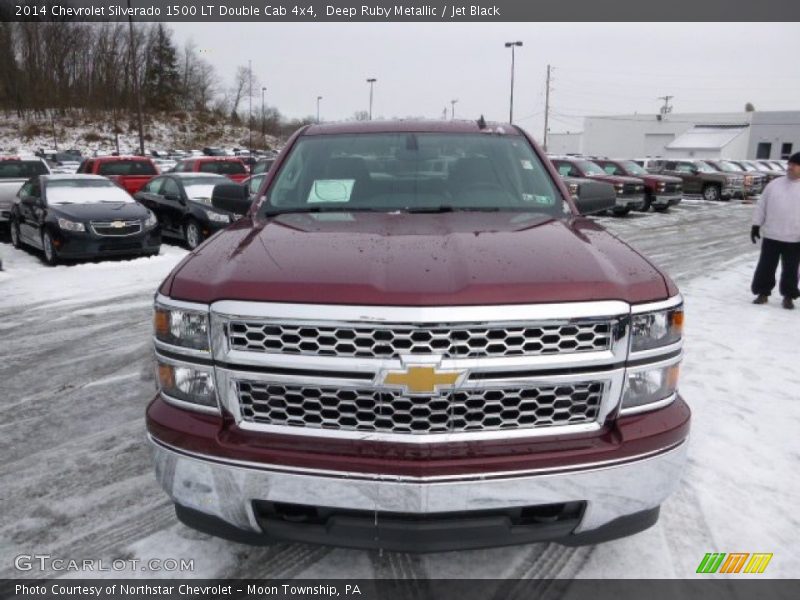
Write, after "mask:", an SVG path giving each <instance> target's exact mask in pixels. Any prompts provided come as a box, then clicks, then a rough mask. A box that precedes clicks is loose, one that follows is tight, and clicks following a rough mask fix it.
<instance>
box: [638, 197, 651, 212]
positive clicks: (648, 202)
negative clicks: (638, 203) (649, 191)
mask: <svg viewBox="0 0 800 600" xmlns="http://www.w3.org/2000/svg"><path fill="white" fill-rule="evenodd" d="M652 205H653V199H652V198H651V197H650V196H649V195H648V196H645V197H644V204H643V205H642V208H640V209H639V210H640V211H642V212H647V211H649V210H650V207H651V206H652Z"/></svg>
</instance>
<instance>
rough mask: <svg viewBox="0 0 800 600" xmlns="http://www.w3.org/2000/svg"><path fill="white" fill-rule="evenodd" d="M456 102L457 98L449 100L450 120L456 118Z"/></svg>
mask: <svg viewBox="0 0 800 600" xmlns="http://www.w3.org/2000/svg"><path fill="white" fill-rule="evenodd" d="M456 102H458V98H456V99H455V100H450V108H451V110H452V113H451V114H450V120H455V118H456Z"/></svg>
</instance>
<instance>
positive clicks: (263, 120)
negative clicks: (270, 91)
mask: <svg viewBox="0 0 800 600" xmlns="http://www.w3.org/2000/svg"><path fill="white" fill-rule="evenodd" d="M266 91H267V88H265V87H262V88H261V143H262V144H264V147H265V148H266V146H267V119H266V115H265V114H264V94H265V93H266Z"/></svg>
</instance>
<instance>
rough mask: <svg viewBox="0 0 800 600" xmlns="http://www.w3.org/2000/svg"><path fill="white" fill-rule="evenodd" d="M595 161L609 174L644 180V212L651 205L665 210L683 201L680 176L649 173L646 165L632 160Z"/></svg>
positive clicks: (657, 209) (662, 210) (654, 208)
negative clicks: (643, 165)
mask: <svg viewBox="0 0 800 600" xmlns="http://www.w3.org/2000/svg"><path fill="white" fill-rule="evenodd" d="M594 162H596V163H597V164H598V165H600V167H602V168H603V170H604V171H605V172H606V173H608V174H609V175H624V176H627V177H638V178H640V179H641V180H642V181H644V187H645V192H646V194H645V199H644V206H643V207H642V208H641V210H642V211H644V212H647V211H648V210H649V209H650V207H651V206H652V207H653V210H656V211H659V212H664V211H666V210H667V209H669V207H670V206H675V205H676V204H679V203H680V201H681V198H682V195H683V180H681V178H680V177H671V176H669V175H655V174H653V173H648V172H647V171H646V170H645V169H644V167H642V166H641V165H639V164H637V163H635V162H634V161H632V160H611V159H598V160H595V161H594Z"/></svg>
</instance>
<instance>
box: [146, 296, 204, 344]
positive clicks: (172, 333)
mask: <svg viewBox="0 0 800 600" xmlns="http://www.w3.org/2000/svg"><path fill="white" fill-rule="evenodd" d="M153 328H154V329H155V335H156V339H157V340H159V341H162V342H164V343H166V344H171V345H173V346H181V347H183V348H192V349H194V350H204V351H208V350H209V342H208V313H206V312H199V311H193V310H185V309H179V308H171V307H166V306H160V305H158V304H157V305H156V307H155V313H154V315H153Z"/></svg>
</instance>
